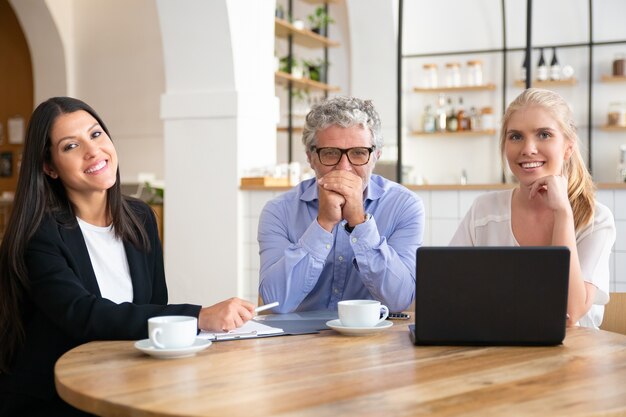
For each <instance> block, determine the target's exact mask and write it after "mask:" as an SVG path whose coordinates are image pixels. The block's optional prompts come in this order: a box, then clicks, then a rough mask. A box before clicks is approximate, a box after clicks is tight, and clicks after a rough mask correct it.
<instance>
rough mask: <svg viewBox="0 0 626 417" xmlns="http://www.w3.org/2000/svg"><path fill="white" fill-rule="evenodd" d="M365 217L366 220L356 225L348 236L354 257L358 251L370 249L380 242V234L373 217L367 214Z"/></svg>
mask: <svg viewBox="0 0 626 417" xmlns="http://www.w3.org/2000/svg"><path fill="white" fill-rule="evenodd" d="M366 217H367V219H366V220H365V221H364V222H363V223H361V224H357V225H356V226H355V227H354V230H353V231H352V233H351V234H350V244H351V245H352V250H353V251H354V254H355V255H356V254H357V253H358V252H360V251H364V250H369V249H371V248H372V247H374V246H376V245H378V243H379V242H380V234H379V233H378V227H377V226H376V220H374V216H372V215H371V214H369V213H367V214H366Z"/></svg>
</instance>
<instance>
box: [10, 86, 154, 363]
mask: <svg viewBox="0 0 626 417" xmlns="http://www.w3.org/2000/svg"><path fill="white" fill-rule="evenodd" d="M79 110H84V111H86V112H87V113H89V114H91V115H92V116H93V117H94V119H96V120H97V121H98V123H99V124H100V126H101V127H102V129H103V130H104V131H105V132H106V133H107V135H109V137H111V135H110V134H109V131H108V129H107V128H106V125H105V124H104V122H103V121H102V119H100V116H98V114H97V113H96V112H95V110H93V109H92V108H91V107H90V106H89V105H87V104H86V103H84V102H82V101H80V100H77V99H75V98H71V97H53V98H50V99H48V100H46V101H44V102H43V103H41V104H40V105H39V106H37V108H36V109H35V111H34V112H33V114H32V116H31V119H30V122H29V124H28V129H27V131H26V140H25V143H24V150H23V154H22V166H21V168H20V173H19V179H18V182H17V190H16V192H15V200H14V202H13V208H12V211H11V216H10V218H9V222H8V225H7V229H6V232H5V234H4V237H3V238H2V242H1V243H0V340H1V341H2V342H1V343H0V372H7V371H8V369H9V367H10V363H11V360H12V358H13V356H14V354H15V352H16V351H17V350H18V349H19V347H20V346H21V344H22V343H23V341H24V337H25V335H24V323H23V322H22V314H23V311H22V306H23V305H24V300H25V298H26V297H27V296H28V291H29V280H28V271H27V268H26V264H25V262H24V253H25V251H26V247H27V245H28V242H29V241H30V239H31V238H32V237H33V235H34V234H35V232H36V231H37V229H38V227H39V225H40V224H41V222H42V220H43V218H44V216H45V215H47V214H50V215H53V216H54V217H55V218H56V219H57V221H58V222H59V223H60V224H62V225H64V226H65V227H77V226H76V225H77V222H76V217H75V214H74V209H73V207H72V204H71V202H70V201H69V199H68V198H67V194H66V191H65V188H64V186H63V183H62V182H61V180H60V179H59V178H57V179H53V178H51V177H50V176H48V175H46V174H45V173H44V169H43V168H44V163H50V162H51V153H50V130H51V129H52V127H53V125H54V122H55V121H56V119H57V118H58V117H59V116H60V115H63V114H68V113H73V112H76V111H79ZM116 177H117V181H116V182H115V185H113V187H111V188H109V189H108V190H107V209H108V211H109V213H110V215H111V218H112V219H113V228H114V230H115V235H116V236H117V237H118V238H120V239H122V240H124V241H128V242H131V243H132V244H133V245H134V246H136V247H137V248H140V249H142V250H146V251H147V250H150V243H149V240H148V236H147V234H146V231H145V229H144V226H143V225H142V221H141V220H140V219H139V217H138V216H137V214H136V213H135V212H134V211H133V210H132V209H131V207H130V205H129V204H128V202H127V200H126V199H127V197H124V196H123V195H122V192H121V187H120V171H119V168H118V170H117V174H116Z"/></svg>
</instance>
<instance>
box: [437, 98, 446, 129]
mask: <svg viewBox="0 0 626 417" xmlns="http://www.w3.org/2000/svg"><path fill="white" fill-rule="evenodd" d="M447 116H448V112H447V111H446V96H445V94H439V100H438V101H437V110H435V117H436V120H435V130H436V131H437V132H445V131H446V118H447Z"/></svg>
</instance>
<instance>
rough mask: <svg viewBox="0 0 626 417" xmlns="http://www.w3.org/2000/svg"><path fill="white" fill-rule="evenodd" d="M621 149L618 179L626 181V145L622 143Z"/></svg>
mask: <svg viewBox="0 0 626 417" xmlns="http://www.w3.org/2000/svg"><path fill="white" fill-rule="evenodd" d="M619 150H620V158H619V164H618V165H617V181H618V182H626V145H621V146H620V147H619Z"/></svg>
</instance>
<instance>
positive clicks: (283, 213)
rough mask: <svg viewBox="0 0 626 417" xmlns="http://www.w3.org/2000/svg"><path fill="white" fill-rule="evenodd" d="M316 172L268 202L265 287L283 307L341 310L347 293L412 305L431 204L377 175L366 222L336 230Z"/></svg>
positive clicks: (268, 298)
mask: <svg viewBox="0 0 626 417" xmlns="http://www.w3.org/2000/svg"><path fill="white" fill-rule="evenodd" d="M318 207H319V201H318V187H317V181H316V179H310V180H306V181H303V182H301V183H300V184H299V185H298V186H296V187H295V188H293V189H292V190H290V191H288V192H287V193H285V194H283V195H281V196H279V197H277V198H275V199H274V200H271V201H270V202H268V203H267V204H266V205H265V207H264V208H263V211H262V213H261V217H260V220H259V233H258V240H259V247H260V255H261V271H260V274H261V276H260V289H259V290H260V294H261V297H262V298H263V301H264V302H265V303H270V302H274V301H279V302H280V305H279V306H278V307H276V308H274V311H275V312H280V313H287V312H292V311H310V310H323V309H329V310H336V309H337V303H338V302H339V301H341V300H351V299H375V300H379V301H380V302H381V303H382V304H384V305H386V306H387V307H389V310H390V311H402V310H405V309H406V308H407V307H409V305H410V304H411V302H412V301H413V297H414V295H415V252H416V251H417V248H418V247H419V246H420V245H421V244H422V238H423V234H424V205H423V203H422V201H421V200H420V199H419V197H417V196H416V195H415V194H414V193H413V192H411V191H409V190H408V189H406V188H405V187H403V186H401V185H399V184H397V183H395V182H392V181H389V180H386V179H385V178H383V177H380V176H378V175H372V176H371V178H370V182H369V185H368V187H367V188H366V192H365V202H364V207H365V212H366V213H367V214H368V215H369V218H368V220H367V221H366V222H364V223H362V224H359V225H357V226H356V227H355V228H354V230H353V231H352V233H351V234H350V233H348V232H347V231H346V230H345V224H346V221H345V220H343V221H341V222H339V223H338V224H337V225H336V226H335V228H334V229H333V231H332V233H329V232H327V231H326V230H325V229H324V228H322V227H321V226H320V225H319V223H318V222H317V212H318Z"/></svg>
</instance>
